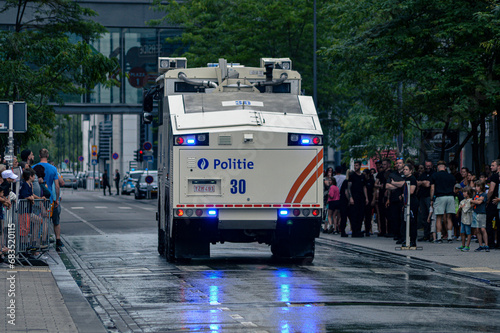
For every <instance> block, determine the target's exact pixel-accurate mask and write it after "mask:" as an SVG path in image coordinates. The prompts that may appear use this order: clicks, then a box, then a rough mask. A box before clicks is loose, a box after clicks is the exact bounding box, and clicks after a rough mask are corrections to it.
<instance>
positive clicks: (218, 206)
mask: <svg viewBox="0 0 500 333" xmlns="http://www.w3.org/2000/svg"><path fill="white" fill-rule="evenodd" d="M215 207H224V205H215Z"/></svg>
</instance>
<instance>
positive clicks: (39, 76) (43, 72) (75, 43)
mask: <svg viewBox="0 0 500 333" xmlns="http://www.w3.org/2000/svg"><path fill="white" fill-rule="evenodd" d="M0 13H3V14H4V15H15V17H16V21H15V25H14V27H13V29H9V30H2V31H0V59H1V61H0V76H1V77H2V80H1V81H0V96H1V97H0V98H1V99H2V100H16V101H19V100H22V101H26V102H27V105H28V132H27V133H26V134H25V135H19V136H18V135H16V137H17V139H18V140H19V141H22V142H24V143H26V142H27V141H28V140H29V139H37V138H39V137H41V136H43V135H50V133H51V130H52V129H53V128H54V127H55V121H56V118H55V113H54V108H53V105H54V104H60V105H61V104H63V103H64V98H65V97H67V96H69V95H78V96H80V95H81V94H85V93H89V92H91V90H92V88H93V87H95V85H96V84H98V83H101V84H104V85H107V86H111V85H113V84H118V81H116V80H110V79H108V74H110V73H112V72H114V71H115V70H116V69H117V67H118V62H117V61H116V59H109V58H107V57H105V56H104V55H102V54H100V53H98V52H97V51H95V50H94V49H93V48H92V47H91V45H90V44H89V42H91V41H93V40H95V39H97V38H99V36H100V35H101V34H102V33H103V32H105V29H104V27H103V26H101V25H100V24H98V23H96V22H93V21H91V20H90V18H91V17H93V16H95V15H96V13H95V12H94V11H92V10H90V9H87V8H83V7H81V6H80V5H79V4H78V3H77V2H76V1H71V0H7V1H3V4H2V5H1V7H0Z"/></svg>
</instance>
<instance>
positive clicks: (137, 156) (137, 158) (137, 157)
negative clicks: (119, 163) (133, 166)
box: [134, 149, 139, 162]
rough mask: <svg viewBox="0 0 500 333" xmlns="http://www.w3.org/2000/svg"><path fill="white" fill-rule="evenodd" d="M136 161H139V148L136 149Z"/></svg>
mask: <svg viewBox="0 0 500 333" xmlns="http://www.w3.org/2000/svg"><path fill="white" fill-rule="evenodd" d="M134 161H136V162H139V149H137V150H136V151H134Z"/></svg>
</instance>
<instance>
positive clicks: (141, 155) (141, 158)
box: [138, 149, 144, 162]
mask: <svg viewBox="0 0 500 333" xmlns="http://www.w3.org/2000/svg"><path fill="white" fill-rule="evenodd" d="M138 157H139V162H142V161H144V152H143V151H142V149H139V150H138Z"/></svg>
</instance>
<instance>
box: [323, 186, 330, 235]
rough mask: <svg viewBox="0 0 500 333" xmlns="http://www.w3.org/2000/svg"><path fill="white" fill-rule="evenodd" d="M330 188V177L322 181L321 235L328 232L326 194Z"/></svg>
mask: <svg viewBox="0 0 500 333" xmlns="http://www.w3.org/2000/svg"><path fill="white" fill-rule="evenodd" d="M330 186H332V177H325V178H324V179H323V207H324V209H323V233H327V232H328V192H329V191H330Z"/></svg>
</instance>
